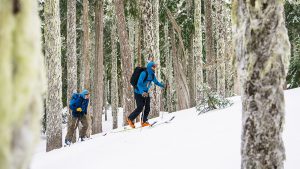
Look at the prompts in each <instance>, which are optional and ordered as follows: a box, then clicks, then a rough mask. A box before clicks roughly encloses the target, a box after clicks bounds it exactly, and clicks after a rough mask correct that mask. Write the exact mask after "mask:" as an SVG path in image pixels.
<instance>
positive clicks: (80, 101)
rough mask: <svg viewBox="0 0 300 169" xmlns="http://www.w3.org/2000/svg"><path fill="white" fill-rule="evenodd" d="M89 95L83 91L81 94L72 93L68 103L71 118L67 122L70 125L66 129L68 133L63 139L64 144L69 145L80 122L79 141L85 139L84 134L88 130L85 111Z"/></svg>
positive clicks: (86, 91)
mask: <svg viewBox="0 0 300 169" xmlns="http://www.w3.org/2000/svg"><path fill="white" fill-rule="evenodd" d="M89 98H90V94H89V91H88V90H83V91H82V93H73V95H72V98H71V100H70V103H69V108H70V109H71V110H72V118H71V120H70V121H69V123H71V125H69V127H68V132H67V135H66V138H65V144H66V145H70V144H71V141H72V137H73V135H74V132H75V130H76V128H77V126H78V124H79V122H81V124H82V126H83V127H82V128H81V130H80V131H79V137H80V139H81V141H84V140H85V139H86V132H87V129H88V119H87V110H88V105H89Z"/></svg>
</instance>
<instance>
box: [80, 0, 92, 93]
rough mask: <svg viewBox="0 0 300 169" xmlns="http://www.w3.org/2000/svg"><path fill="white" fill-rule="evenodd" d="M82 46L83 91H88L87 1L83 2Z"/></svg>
mask: <svg viewBox="0 0 300 169" xmlns="http://www.w3.org/2000/svg"><path fill="white" fill-rule="evenodd" d="M82 5H83V46H82V58H83V63H84V82H83V84H84V85H83V86H84V88H85V89H88V90H90V87H91V83H90V82H91V80H90V55H89V47H90V45H89V44H90V39H89V34H90V33H89V1H88V0H83V3H82Z"/></svg>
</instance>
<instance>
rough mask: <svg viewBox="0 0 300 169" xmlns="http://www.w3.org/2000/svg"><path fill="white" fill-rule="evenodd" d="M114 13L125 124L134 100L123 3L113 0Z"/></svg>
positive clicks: (121, 0) (120, 0)
mask: <svg viewBox="0 0 300 169" xmlns="http://www.w3.org/2000/svg"><path fill="white" fill-rule="evenodd" d="M114 6H115V11H116V21H117V30H118V35H119V42H120V51H121V60H122V69H123V70H122V73H123V77H122V82H123V104H124V105H123V106H124V115H123V123H124V124H126V123H127V122H126V118H127V116H128V115H129V113H131V112H132V111H133V109H134V99H133V94H132V87H131V85H130V82H129V79H130V77H131V73H132V70H133V66H132V58H131V51H130V46H129V43H128V34H127V31H125V30H126V21H125V13H124V1H123V0H115V1H114Z"/></svg>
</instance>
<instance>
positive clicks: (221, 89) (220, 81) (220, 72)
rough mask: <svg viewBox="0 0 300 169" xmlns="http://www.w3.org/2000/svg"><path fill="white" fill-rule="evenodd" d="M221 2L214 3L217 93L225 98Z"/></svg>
mask: <svg viewBox="0 0 300 169" xmlns="http://www.w3.org/2000/svg"><path fill="white" fill-rule="evenodd" d="M223 6H224V5H223V1H216V2H215V8H216V20H215V21H216V37H217V40H216V43H217V91H218V94H219V95H220V96H223V97H225V92H226V91H225V62H226V61H227V60H225V59H224V53H225V52H224V50H225V49H224V48H225V42H224V35H225V33H224V24H225V23H224V12H223Z"/></svg>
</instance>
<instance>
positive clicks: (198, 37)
mask: <svg viewBox="0 0 300 169" xmlns="http://www.w3.org/2000/svg"><path fill="white" fill-rule="evenodd" d="M201 23H202V22H201V0H195V11H194V26H195V36H194V43H193V45H194V55H195V59H196V102H197V103H196V104H197V105H199V104H200V102H201V99H202V93H201V86H202V85H203V63H202V61H203V60H202V58H203V56H202V25H201Z"/></svg>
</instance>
